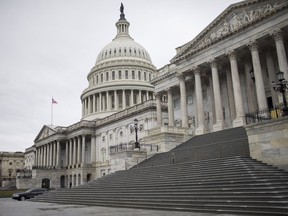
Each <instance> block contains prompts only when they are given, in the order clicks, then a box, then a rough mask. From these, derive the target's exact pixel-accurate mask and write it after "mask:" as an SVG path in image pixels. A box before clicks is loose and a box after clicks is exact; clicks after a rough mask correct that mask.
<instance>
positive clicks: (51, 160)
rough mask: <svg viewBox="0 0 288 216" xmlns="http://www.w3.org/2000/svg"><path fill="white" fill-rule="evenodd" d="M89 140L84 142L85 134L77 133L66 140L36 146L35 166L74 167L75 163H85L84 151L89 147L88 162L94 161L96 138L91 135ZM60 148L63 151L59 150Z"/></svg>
mask: <svg viewBox="0 0 288 216" xmlns="http://www.w3.org/2000/svg"><path fill="white" fill-rule="evenodd" d="M89 137H91V142H89V145H88V143H86V135H79V136H75V137H73V138H69V139H66V140H61V144H60V140H56V141H52V142H49V143H47V144H44V145H41V146H38V147H37V148H36V160H35V161H36V166H38V167H46V168H49V167H56V168H59V167H63V166H65V167H68V168H76V167H77V165H78V166H79V165H82V166H83V165H84V164H86V163H87V158H86V152H87V151H88V148H89V154H90V156H89V158H90V160H89V161H88V163H92V162H95V161H96V158H95V157H96V152H95V151H96V143H95V141H96V139H95V136H91V135H89ZM90 143H91V144H90ZM61 146H62V150H64V152H61Z"/></svg>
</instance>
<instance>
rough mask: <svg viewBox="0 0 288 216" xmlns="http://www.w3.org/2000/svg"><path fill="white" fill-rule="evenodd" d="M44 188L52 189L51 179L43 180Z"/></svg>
mask: <svg viewBox="0 0 288 216" xmlns="http://www.w3.org/2000/svg"><path fill="white" fill-rule="evenodd" d="M42 188H46V189H47V190H49V189H50V179H48V178H44V179H42Z"/></svg>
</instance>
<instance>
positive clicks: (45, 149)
mask: <svg viewBox="0 0 288 216" xmlns="http://www.w3.org/2000/svg"><path fill="white" fill-rule="evenodd" d="M43 166H44V167H47V144H45V145H44V163H43Z"/></svg>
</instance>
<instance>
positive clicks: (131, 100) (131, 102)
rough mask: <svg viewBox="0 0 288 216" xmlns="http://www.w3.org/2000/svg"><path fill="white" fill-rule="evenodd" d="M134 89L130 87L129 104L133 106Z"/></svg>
mask: <svg viewBox="0 0 288 216" xmlns="http://www.w3.org/2000/svg"><path fill="white" fill-rule="evenodd" d="M133 93H134V90H133V89H131V95H130V96H131V97H130V106H134V94H133Z"/></svg>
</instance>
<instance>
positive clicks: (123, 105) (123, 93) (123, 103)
mask: <svg viewBox="0 0 288 216" xmlns="http://www.w3.org/2000/svg"><path fill="white" fill-rule="evenodd" d="M122 109H126V95H125V90H122Z"/></svg>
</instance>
